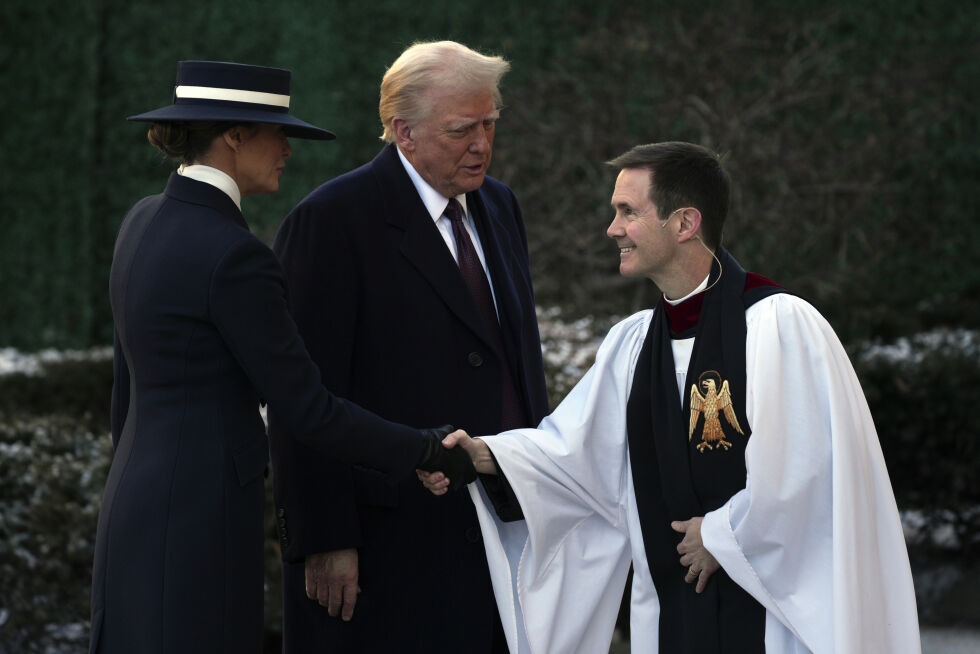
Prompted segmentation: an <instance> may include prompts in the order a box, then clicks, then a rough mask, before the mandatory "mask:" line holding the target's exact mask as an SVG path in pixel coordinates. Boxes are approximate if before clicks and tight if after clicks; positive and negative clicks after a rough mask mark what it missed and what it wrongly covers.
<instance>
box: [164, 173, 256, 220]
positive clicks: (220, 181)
mask: <svg viewBox="0 0 980 654" xmlns="http://www.w3.org/2000/svg"><path fill="white" fill-rule="evenodd" d="M177 174H178V175H183V176H184V177H189V178H190V179H196V180H197V181H199V182H204V183H205V184H210V185H211V186H214V187H216V188H218V189H219V190H221V191H224V192H225V194H226V195H227V196H228V197H230V198H231V200H232V202H234V203H235V206H237V207H238V210H239V211H241V210H242V192H241V190H239V188H238V184H236V183H235V180H234V179H232V178H231V176H230V175H229V174H228V173H226V172H224V171H222V170H218V169H217V168H212V167H211V166H205V165H204V164H193V165H190V166H187V165H182V166H181V167H180V168H178V169H177Z"/></svg>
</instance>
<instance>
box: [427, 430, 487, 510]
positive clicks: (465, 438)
mask: <svg viewBox="0 0 980 654" xmlns="http://www.w3.org/2000/svg"><path fill="white" fill-rule="evenodd" d="M457 445H459V447H461V448H462V449H463V451H464V452H466V453H467V454H468V455H469V457H470V460H471V461H472V462H473V467H474V469H475V470H476V471H477V472H479V473H482V474H485V475H495V474H497V466H496V465H494V463H493V457H491V456H490V448H489V447H487V444H486V443H484V442H483V441H482V440H480V439H479V438H476V439H474V438H470V437H469V435H468V434H467V433H466V432H465V431H463V430H462V429H458V430H456V431H454V432H453V433H451V434H450V435H449V436H447V437H446V438H444V439H443V441H442V446H443V447H445V448H447V449H453V448H455V447H456V446H457ZM415 474H416V475H418V478H419V480H420V481H421V482H422V485H424V486H425V487H426V488H428V489H429V490H430V491H431V492H432V494H433V495H443V494H445V493H446V491H447V490H449V488H450V486H453V487H455V485H454V484H452V479H450V478H449V477H447V476H446V471H443V470H436V471H434V472H429V471H426V470H416V471H415Z"/></svg>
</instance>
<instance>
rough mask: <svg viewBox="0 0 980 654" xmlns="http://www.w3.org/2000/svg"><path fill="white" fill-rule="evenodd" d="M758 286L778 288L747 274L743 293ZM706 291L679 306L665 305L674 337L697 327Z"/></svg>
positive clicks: (667, 303)
mask: <svg viewBox="0 0 980 654" xmlns="http://www.w3.org/2000/svg"><path fill="white" fill-rule="evenodd" d="M758 286H778V284H776V283H775V282H773V281H771V280H769V279H767V278H766V277H763V276H762V275H759V274H756V273H751V272H750V273H745V288H744V289H743V291H750V290H752V289H753V288H756V287H758ZM704 294H705V291H701V292H700V293H697V294H696V295H692V296H691V297H689V298H687V299H686V300H684V301H683V302H680V303H679V304H670V303H669V302H667V301H666V298H665V301H664V303H663V306H664V312H665V313H666V314H667V324H668V325H669V326H670V331H671V333H672V334H674V335H680V334H683V333H684V332H686V331H688V330H690V329H694V328H695V327H697V324H698V318H700V317H701V305H702V304H703V303H704Z"/></svg>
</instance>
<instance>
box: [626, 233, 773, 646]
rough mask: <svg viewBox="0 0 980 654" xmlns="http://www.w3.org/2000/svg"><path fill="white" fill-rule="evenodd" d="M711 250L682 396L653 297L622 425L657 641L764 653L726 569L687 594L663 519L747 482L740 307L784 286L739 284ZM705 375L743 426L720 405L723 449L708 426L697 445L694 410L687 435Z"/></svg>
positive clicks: (675, 539) (755, 621) (757, 607)
mask: <svg viewBox="0 0 980 654" xmlns="http://www.w3.org/2000/svg"><path fill="white" fill-rule="evenodd" d="M717 257H718V260H719V261H720V263H721V267H722V270H723V272H724V274H722V275H721V278H720V279H719V274H720V273H721V272H722V271H721V270H719V267H718V262H714V263H713V264H712V269H711V273H710V275H709V281H708V283H709V285H711V284H713V286H710V287H709V289H708V290H707V291H706V292H705V294H704V299H703V304H702V307H701V313H700V316H699V319H698V322H697V327H696V340H695V342H694V350H693V352H692V353H691V362H690V365H689V367H688V370H687V380H686V382H685V385H684V389H685V391H684V398H683V405H682V404H681V398H680V397H678V395H677V377H676V375H675V372H674V355H673V351H672V350H671V333H670V326H669V324H668V321H667V316H666V311H665V310H664V308H663V299H661V300H660V303H659V304H658V305H657V308H656V309H655V311H654V316H653V321H652V323H651V325H650V329H649V331H648V332H647V338H646V340H645V341H644V344H643V349H642V350H641V352H640V357H639V360H638V362H637V367H636V372H635V374H634V377H633V386H632V390H631V392H630V397H629V401H628V404H627V410H626V420H627V432H628V437H629V447H630V464H631V466H632V469H633V487H634V491H635V493H636V503H637V509H638V511H639V516H640V527H641V531H642V534H643V543H644V548H645V550H646V555H647V561H648V563H649V565H650V571H651V573H652V575H653V582H654V586H655V587H656V589H657V595H658V596H659V598H660V650H661V651H663V652H672V653H673V652H678V653H697V654H754V653H757V652H758V653H761V652H765V609H764V608H763V607H762V605H761V604H759V603H758V602H757V601H755V599H753V598H752V596H751V595H749V594H748V593H747V592H745V591H744V590H743V589H742V588H741V587H740V586H738V585H737V584H736V583H735V582H733V581H732V580H731V578H730V577H728V575H727V574H726V573H725V571H724V570H718V571H717V572H716V573H715V574H714V575H713V576H712V577H711V579H710V580H709V581H708V585H707V587H706V588H705V590H704V592H703V593H701V594H697V593H695V592H694V586H695V585H694V584H687V583H685V582H684V575H685V573H686V570H687V568H686V567H684V566H682V565H681V564H680V561H679V559H680V555H679V554H678V553H677V549H676V548H677V545H678V544H679V543H680V541H681V538H682V535H681V534H678V533H677V532H675V531H674V530H672V529H671V528H670V523H671V521H673V520H687V519H689V518H692V517H697V516H703V515H704V514H705V513H707V512H709V511H713V510H715V509H717V508H718V507H720V506H722V505H723V504H724V503H725V502H726V501H728V499H729V498H730V497H731V496H732V495H734V494H735V493H737V492H738V491H740V490H741V489H743V488H745V446H746V444H747V443H748V438H749V436H750V435H751V430H750V428H749V424H748V420H747V419H746V417H745V391H746V381H745V333H746V332H745V309H746V308H747V307H748V306H749V305H751V304H752V303H754V302H755V301H758V300H759V299H762V298H763V297H765V296H767V295H771V294H772V293H775V292H780V291H781V290H782V289H780V288H779V287H778V286H775V285H764V286H761V287H756V288H753V289H752V290H751V291H750V292H745V287H746V272H745V270H743V269H742V267H741V266H739V265H738V262H737V261H735V259H734V258H733V257H732V256H731V255H730V254H728V252H727V251H725V250H724V249H722V248H718V252H717ZM716 280H717V283H715V281H716ZM766 281H767V280H766ZM707 379H712V380H714V382H715V383H714V386H715V388H714V392H715V394H716V395H718V394H721V392H722V388H723V385H724V382H725V381H727V382H728V388H729V393H730V396H731V398H732V403H731V405H732V407H733V408H734V410H735V416H736V419H737V423H738V425H739V427H740V429H741V432H742V433H739V432H738V430H736V429H735V428H734V427H733V425H732V424H731V423H730V422H729V420H728V419H727V418H726V417H725V415H724V413H723V412H722V411H719V412H718V422H719V423H720V425H721V429H722V431H723V433H724V439H723V440H724V441H725V442H726V443H728V444H729V447H727V448H726V447H725V446H724V444H722V443H720V442H719V440H714V441H708V440H707V435H705V436H704V438H705V442H707V443H708V445H710V446H711V447H710V449H709V448H708V447H707V446H706V445H702V435H703V433H704V425H705V422H706V418H705V413H702V412H698V414H697V415H698V419H697V426H696V428H695V430H694V434H693V437H690V436H689V435H690V423H689V416H690V409H691V387H692V386H695V387H696V388H697V389H698V392H699V395H700V396H701V397H705V396H706V395H708V394H709V393H710V392H711V388H710V384H707V383H705V382H706V380H707ZM682 406H683V408H681V407H682ZM709 431H710V430H709ZM715 436H717V432H715ZM699 445H701V446H702V447H701V449H700V450H699V449H698V446H699Z"/></svg>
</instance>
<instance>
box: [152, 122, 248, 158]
mask: <svg viewBox="0 0 980 654" xmlns="http://www.w3.org/2000/svg"><path fill="white" fill-rule="evenodd" d="M241 124H242V123H234V122H229V121H175V122H166V123H153V126H152V127H150V129H149V131H147V132H146V138H147V140H148V141H149V142H150V144H151V145H153V146H155V147H156V148H157V149H158V150H160V152H162V153H163V154H165V155H166V156H168V157H170V158H171V159H176V160H178V161H180V162H181V163H183V164H188V165H189V164H192V163H194V162H196V161H198V160H199V159H200V158H201V157H202V156H203V155H204V154H205V153H206V152H207V151H208V150H209V149H210V148H211V144H212V143H213V142H214V139H216V138H218V137H219V136H221V135H222V134H224V133H225V132H227V131H228V130H230V129H231V128H232V127H235V126H236V125H241ZM251 126H252V125H251V124H249V125H247V127H251Z"/></svg>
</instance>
